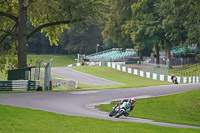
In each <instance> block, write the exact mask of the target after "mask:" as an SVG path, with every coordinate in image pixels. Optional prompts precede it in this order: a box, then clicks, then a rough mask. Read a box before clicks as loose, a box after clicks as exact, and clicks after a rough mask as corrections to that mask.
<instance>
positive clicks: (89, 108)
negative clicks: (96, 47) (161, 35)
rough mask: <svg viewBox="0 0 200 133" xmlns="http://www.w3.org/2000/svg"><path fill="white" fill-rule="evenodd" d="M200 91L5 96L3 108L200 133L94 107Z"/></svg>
mask: <svg viewBox="0 0 200 133" xmlns="http://www.w3.org/2000/svg"><path fill="white" fill-rule="evenodd" d="M199 88H200V84H185V85H166V86H156V87H141V88H126V89H123V88H122V89H109V90H94V91H74V92H49V93H45V92H44V93H24V94H1V95H0V104H2V105H11V106H17V107H25V108H30V109H37V110H43V111H49V112H54V113H58V114H64V115H72V116H85V117H92V118H98V119H108V120H113V121H127V122H137V123H148V124H154V125H159V126H167V127H180V128H195V129H200V127H195V126H187V125H179V124H169V123H161V122H154V121H152V120H145V119H138V118H129V117H120V118H118V119H117V118H111V117H109V116H108V113H106V112H101V111H99V110H97V109H95V108H94V105H97V104H100V103H108V102H109V101H112V100H116V99H118V100H121V99H123V98H129V97H133V96H135V97H136V98H147V97H156V96H161V95H168V94H174V93H179V92H185V91H189V90H195V89H199ZM136 107H137V103H136Z"/></svg>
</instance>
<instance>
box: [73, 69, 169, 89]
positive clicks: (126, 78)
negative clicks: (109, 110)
mask: <svg viewBox="0 0 200 133" xmlns="http://www.w3.org/2000/svg"><path fill="white" fill-rule="evenodd" d="M72 69H74V70H77V71H80V72H84V73H87V74H90V75H94V76H97V77H100V78H104V79H108V80H111V81H115V82H119V83H122V84H124V85H110V86H98V87H95V86H89V87H88V88H93V89H94V88H99V89H102V88H105V89H108V88H129V87H130V88H131V87H143V86H157V85H167V84H172V83H169V82H163V81H159V80H153V79H148V78H144V77H140V76H136V75H133V74H129V73H126V72H122V71H118V70H115V69H113V68H109V67H97V66H82V67H72ZM85 87H86V86H85Z"/></svg>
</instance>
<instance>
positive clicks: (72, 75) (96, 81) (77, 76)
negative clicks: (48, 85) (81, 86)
mask: <svg viewBox="0 0 200 133" xmlns="http://www.w3.org/2000/svg"><path fill="white" fill-rule="evenodd" d="M51 72H52V73H53V74H56V75H58V76H62V77H66V78H68V79H72V80H75V81H79V82H81V83H85V84H88V85H122V84H121V83H117V82H114V81H110V80H106V79H102V78H99V77H95V76H92V75H88V74H85V73H82V72H78V71H75V70H73V69H71V68H67V67H54V68H51Z"/></svg>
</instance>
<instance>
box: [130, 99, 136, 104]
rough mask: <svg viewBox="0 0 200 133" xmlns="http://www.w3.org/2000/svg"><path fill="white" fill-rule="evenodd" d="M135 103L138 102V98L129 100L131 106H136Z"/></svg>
mask: <svg viewBox="0 0 200 133" xmlns="http://www.w3.org/2000/svg"><path fill="white" fill-rule="evenodd" d="M135 102H136V98H135V97H132V98H130V99H129V103H130V104H131V105H134V103H135Z"/></svg>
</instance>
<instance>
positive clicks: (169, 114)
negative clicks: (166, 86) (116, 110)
mask: <svg viewBox="0 0 200 133" xmlns="http://www.w3.org/2000/svg"><path fill="white" fill-rule="evenodd" d="M116 103H117V102H112V103H111V104H107V105H100V106H97V108H98V109H100V110H103V111H107V112H110V111H111V109H112V107H113V106H114V105H115V104H116ZM129 116H130V117H137V118H145V119H151V120H155V121H161V122H168V123H179V124H186V125H194V126H200V89H199V90H193V91H188V92H184V93H179V94H174V95H168V96H162V97H156V98H148V99H138V100H137V102H136V106H135V109H134V110H133V111H132V112H131V113H130V115H129Z"/></svg>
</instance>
